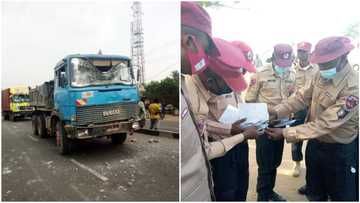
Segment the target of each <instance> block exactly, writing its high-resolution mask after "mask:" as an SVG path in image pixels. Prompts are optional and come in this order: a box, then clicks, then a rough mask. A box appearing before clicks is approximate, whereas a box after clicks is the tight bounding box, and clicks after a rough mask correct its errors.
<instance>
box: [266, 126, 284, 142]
mask: <svg viewBox="0 0 360 203" xmlns="http://www.w3.org/2000/svg"><path fill="white" fill-rule="evenodd" d="M265 133H266V135H267V136H268V138H269V139H272V140H280V139H282V138H284V135H283V128H267V129H266V130H265Z"/></svg>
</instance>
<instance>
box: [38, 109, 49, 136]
mask: <svg viewBox="0 0 360 203" xmlns="http://www.w3.org/2000/svg"><path fill="white" fill-rule="evenodd" d="M45 125H46V124H45V118H44V115H42V114H39V115H37V127H38V133H39V135H40V137H41V138H45V137H46V136H47V134H46V126H45Z"/></svg>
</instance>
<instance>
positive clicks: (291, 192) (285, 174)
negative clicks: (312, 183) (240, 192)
mask: <svg viewBox="0 0 360 203" xmlns="http://www.w3.org/2000/svg"><path fill="white" fill-rule="evenodd" d="M305 147H306V142H305V143H304V145H303V148H302V151H303V155H305V154H304V152H305ZM255 149H256V147H255V141H249V170H250V180H249V190H248V195H247V200H248V201H256V200H257V194H256V183H257V170H258V165H257V163H256V151H255ZM293 166H294V165H293V161H292V159H291V144H287V143H286V141H285V143H284V152H283V159H282V163H281V165H280V167H279V168H278V170H277V176H276V182H275V189H274V190H275V191H276V192H277V193H279V194H281V195H282V196H283V197H285V198H286V199H287V201H300V202H302V201H307V199H306V197H305V196H303V195H300V194H298V192H297V189H298V188H299V187H301V186H303V185H304V184H305V171H306V169H305V163H304V161H302V162H301V166H302V168H301V174H300V176H299V177H296V178H295V177H293V176H292V173H291V172H292V169H293Z"/></svg>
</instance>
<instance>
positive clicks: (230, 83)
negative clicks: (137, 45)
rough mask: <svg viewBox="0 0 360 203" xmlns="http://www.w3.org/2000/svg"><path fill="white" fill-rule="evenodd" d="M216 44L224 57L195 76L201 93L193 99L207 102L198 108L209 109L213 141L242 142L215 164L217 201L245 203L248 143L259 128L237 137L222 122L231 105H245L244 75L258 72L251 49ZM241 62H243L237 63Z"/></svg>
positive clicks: (238, 44)
mask: <svg viewBox="0 0 360 203" xmlns="http://www.w3.org/2000/svg"><path fill="white" fill-rule="evenodd" d="M214 42H215V44H216V46H217V47H218V48H219V50H220V52H221V53H223V54H222V55H221V56H220V57H217V58H210V64H209V68H208V69H206V70H205V71H204V72H202V73H200V74H199V76H198V77H197V76H193V78H192V79H193V81H194V83H195V85H196V87H197V90H198V91H199V92H200V94H197V93H195V94H194V95H193V96H194V97H197V98H196V100H203V102H201V103H200V105H194V107H195V106H198V107H195V109H205V108H206V106H207V107H208V114H207V115H206V120H205V124H206V127H207V130H206V132H207V133H208V137H209V139H210V140H211V141H213V142H216V141H221V142H224V141H226V140H229V139H231V140H236V139H237V138H236V137H239V138H240V139H239V141H237V142H233V145H234V147H233V148H232V149H231V150H230V148H229V147H226V148H229V150H226V151H228V152H227V153H226V154H225V156H221V157H218V158H214V159H212V160H211V164H212V166H213V178H214V189H215V196H216V200H218V201H245V200H246V196H247V190H248V185H249V161H248V154H249V147H248V143H247V139H254V138H256V137H257V136H258V134H257V132H256V128H255V127H251V128H247V129H244V130H243V132H242V133H241V134H238V135H234V133H231V129H230V128H231V127H232V126H231V125H226V124H222V123H220V122H219V119H220V117H221V116H222V114H223V112H224V111H225V109H226V107H227V106H228V105H232V106H234V107H237V106H238V105H239V103H241V102H242V100H241V97H240V93H241V91H243V90H245V89H246V87H247V84H246V81H245V79H244V77H243V75H244V74H245V73H246V72H247V71H249V72H255V71H256V68H255V66H254V65H253V63H252V51H251V48H250V47H249V46H248V45H247V44H245V43H244V42H241V41H236V42H233V43H229V42H227V41H225V40H222V39H218V38H214ZM237 58H239V59H241V60H235V59H237ZM194 103H196V101H194ZM201 105H202V106H201ZM199 113H200V111H199ZM199 116H201V115H199ZM233 125H234V124H233ZM226 126H228V127H226ZM229 136H231V137H229ZM213 142H210V143H213ZM235 144H236V146H235Z"/></svg>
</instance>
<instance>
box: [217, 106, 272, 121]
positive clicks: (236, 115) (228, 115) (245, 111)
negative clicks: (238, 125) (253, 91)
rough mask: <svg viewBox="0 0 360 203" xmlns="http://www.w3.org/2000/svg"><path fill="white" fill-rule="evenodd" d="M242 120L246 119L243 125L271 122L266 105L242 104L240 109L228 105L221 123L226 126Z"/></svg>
mask: <svg viewBox="0 0 360 203" xmlns="http://www.w3.org/2000/svg"><path fill="white" fill-rule="evenodd" d="M242 118H246V121H245V122H244V123H243V124H248V123H252V124H255V123H258V122H262V121H267V120H269V112H268V110H267V105H266V103H240V104H239V108H236V107H234V106H232V105H228V106H227V107H226V109H225V111H224V112H223V114H222V115H221V117H220V119H219V121H220V122H221V123H225V124H232V123H234V122H236V121H238V120H240V119H242Z"/></svg>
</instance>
